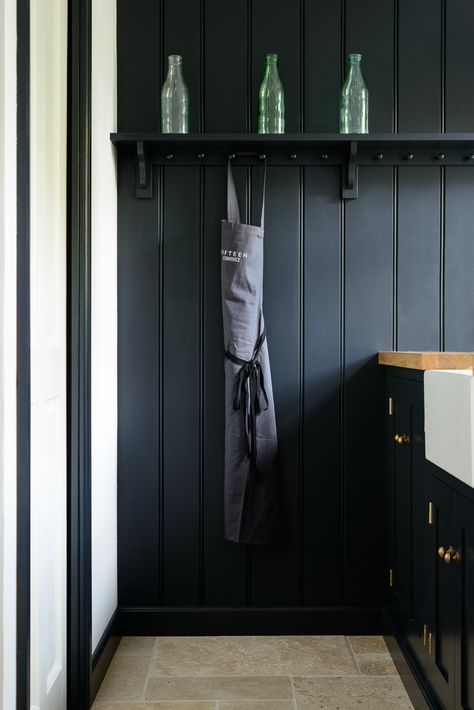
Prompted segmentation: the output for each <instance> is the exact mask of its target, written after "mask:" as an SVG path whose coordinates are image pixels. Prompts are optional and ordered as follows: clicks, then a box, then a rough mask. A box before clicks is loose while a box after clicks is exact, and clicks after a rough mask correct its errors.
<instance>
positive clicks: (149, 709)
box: [92, 701, 217, 710]
mask: <svg viewBox="0 0 474 710" xmlns="http://www.w3.org/2000/svg"><path fill="white" fill-rule="evenodd" d="M216 708H217V703H200V702H193V701H191V702H187V703H94V705H93V706H92V710H216Z"/></svg>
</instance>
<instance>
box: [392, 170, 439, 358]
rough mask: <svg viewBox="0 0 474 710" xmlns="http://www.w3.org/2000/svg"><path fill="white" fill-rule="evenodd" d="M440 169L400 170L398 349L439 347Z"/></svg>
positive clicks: (434, 348) (430, 348)
mask: <svg viewBox="0 0 474 710" xmlns="http://www.w3.org/2000/svg"><path fill="white" fill-rule="evenodd" d="M440 175H441V168H431V167H427V168H422V167H410V168H406V167H400V168H399V171H398V176H399V177H398V298H397V301H398V341H397V343H398V349H399V350H438V349H439V346H440V332H439V330H440V328H439V326H440V294H439V284H440V235H441V233H440Z"/></svg>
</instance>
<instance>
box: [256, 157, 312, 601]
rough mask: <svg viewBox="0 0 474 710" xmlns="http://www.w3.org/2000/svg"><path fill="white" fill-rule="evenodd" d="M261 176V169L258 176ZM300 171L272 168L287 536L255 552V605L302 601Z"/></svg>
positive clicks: (272, 325) (269, 249)
mask: <svg viewBox="0 0 474 710" xmlns="http://www.w3.org/2000/svg"><path fill="white" fill-rule="evenodd" d="M261 172H262V171H261V170H260V171H259V173H260V174H259V179H258V180H253V190H252V213H253V223H254V224H258V223H259V221H260V207H261V182H260V178H261ZM253 174H254V175H255V170H254V171H253ZM299 230H300V221H299V169H298V168H274V167H270V168H268V181H267V198H266V215H265V248H264V251H265V277H264V314H265V322H266V326H267V333H268V348H269V353H270V365H271V370H272V380H273V391H274V397H275V411H276V419H277V427H278V441H279V451H280V464H281V476H280V481H281V491H280V500H281V507H282V535H281V539H280V540H279V541H278V542H277V543H276V544H275V545H273V546H271V547H268V548H264V547H262V548H257V547H255V548H254V550H253V551H252V578H251V583H252V596H251V601H252V603H253V604H274V605H280V604H281V605H285V604H290V605H291V604H296V603H297V602H298V591H299V590H298V527H299V520H298V503H299V500H298V498H299V474H300V471H299V466H300V454H301V452H300V433H301V432H300V410H299V407H300V399H299V398H300V342H299V341H300V244H299Z"/></svg>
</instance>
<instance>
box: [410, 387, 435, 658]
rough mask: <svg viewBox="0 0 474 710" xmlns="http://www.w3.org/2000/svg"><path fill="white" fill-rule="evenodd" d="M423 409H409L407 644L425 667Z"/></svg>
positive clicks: (427, 588)
mask: <svg viewBox="0 0 474 710" xmlns="http://www.w3.org/2000/svg"><path fill="white" fill-rule="evenodd" d="M425 471H426V469H425V434H424V414H423V405H422V403H419V402H418V401H415V402H414V404H413V405H412V407H411V537H412V539H411V596H410V624H409V632H408V640H409V642H410V645H411V646H412V648H413V650H414V651H415V653H416V655H417V657H418V659H419V660H420V663H421V664H422V665H424V662H425V659H426V648H425V643H424V642H425V639H424V625H425V624H426V623H427V619H428V597H429V593H430V585H429V584H428V582H427V578H428V572H429V566H428V560H429V542H428V536H427V531H428V500H427V495H426V472H425Z"/></svg>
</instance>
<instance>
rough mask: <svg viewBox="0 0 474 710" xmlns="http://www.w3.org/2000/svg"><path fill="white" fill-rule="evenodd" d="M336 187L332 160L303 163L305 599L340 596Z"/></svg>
mask: <svg viewBox="0 0 474 710" xmlns="http://www.w3.org/2000/svg"><path fill="white" fill-rule="evenodd" d="M339 195H340V170H339V168H307V169H306V171H305V193H304V197H305V211H304V333H305V337H304V437H303V441H304V459H303V460H304V488H303V500H304V504H303V508H304V516H303V519H304V557H303V560H304V603H305V604H307V605H314V606H320V605H324V604H329V605H331V604H338V603H340V601H341V600H340V588H341V559H342V555H341V534H340V527H341V500H340V498H341V456H340V428H341V421H340V365H341V338H340V305H341V303H340V300H341V299H340V286H341V284H340V276H341V274H340V264H341V234H340V228H341V220H340V212H341V206H340V199H339ZM321 550H331V554H328V555H323V556H322V555H321Z"/></svg>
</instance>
